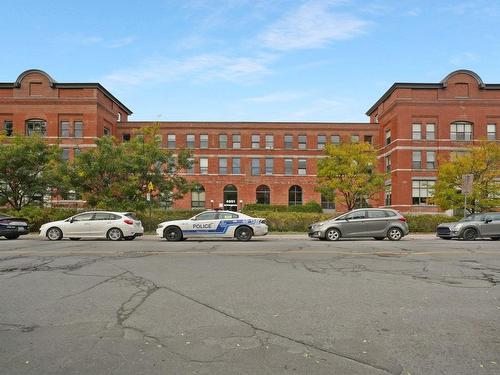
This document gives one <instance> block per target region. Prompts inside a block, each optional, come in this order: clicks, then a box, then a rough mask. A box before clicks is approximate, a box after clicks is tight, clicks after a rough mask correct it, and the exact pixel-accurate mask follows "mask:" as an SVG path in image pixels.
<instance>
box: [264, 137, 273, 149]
mask: <svg viewBox="0 0 500 375" xmlns="http://www.w3.org/2000/svg"><path fill="white" fill-rule="evenodd" d="M273 148H274V135H272V134H267V135H266V149H273Z"/></svg>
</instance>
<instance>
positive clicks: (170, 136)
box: [167, 134, 176, 148]
mask: <svg viewBox="0 0 500 375" xmlns="http://www.w3.org/2000/svg"><path fill="white" fill-rule="evenodd" d="M175 138H176V137H175V134H168V135H167V148H175Z"/></svg>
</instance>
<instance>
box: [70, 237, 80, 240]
mask: <svg viewBox="0 0 500 375" xmlns="http://www.w3.org/2000/svg"><path fill="white" fill-rule="evenodd" d="M69 239H70V240H71V241H80V240H81V238H80V237H70V238H69Z"/></svg>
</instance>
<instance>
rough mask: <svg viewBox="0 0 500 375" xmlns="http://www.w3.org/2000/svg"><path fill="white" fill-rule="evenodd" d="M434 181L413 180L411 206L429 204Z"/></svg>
mask: <svg viewBox="0 0 500 375" xmlns="http://www.w3.org/2000/svg"><path fill="white" fill-rule="evenodd" d="M435 183H436V181H434V180H423V179H422V180H413V181H412V182H411V187H412V194H411V195H412V204H415V205H417V204H430V202H429V198H431V197H432V196H433V191H434V184H435Z"/></svg>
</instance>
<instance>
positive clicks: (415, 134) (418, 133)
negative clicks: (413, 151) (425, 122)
mask: <svg viewBox="0 0 500 375" xmlns="http://www.w3.org/2000/svg"><path fill="white" fill-rule="evenodd" d="M411 139H413V140H417V141H419V140H421V139H422V124H412V125H411Z"/></svg>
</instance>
